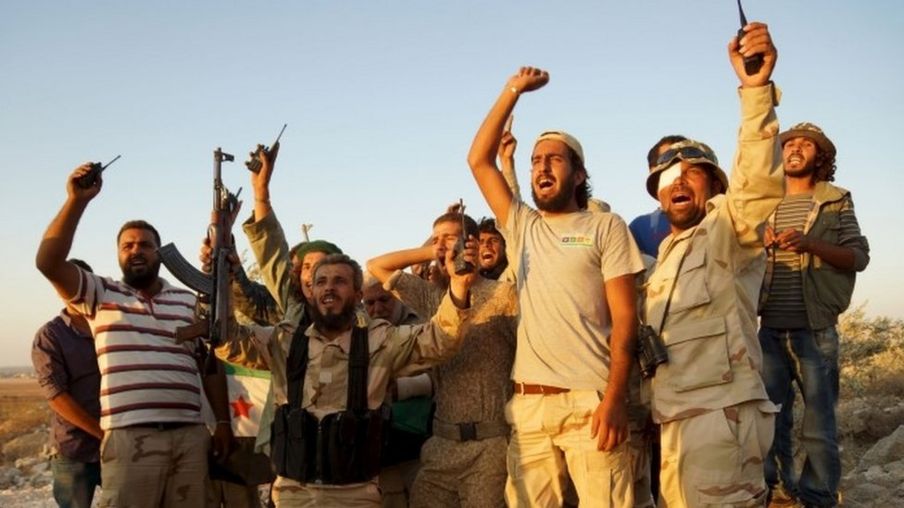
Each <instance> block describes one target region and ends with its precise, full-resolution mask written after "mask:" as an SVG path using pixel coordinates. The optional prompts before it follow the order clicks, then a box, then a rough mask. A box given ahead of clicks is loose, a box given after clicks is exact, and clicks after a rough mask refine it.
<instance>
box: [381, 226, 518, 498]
mask: <svg viewBox="0 0 904 508" xmlns="http://www.w3.org/2000/svg"><path fill="white" fill-rule="evenodd" d="M462 223H464V225H465V229H466V231H464V232H463V231H462ZM463 233H464V234H465V235H466V236H467V237H469V238H472V239H473V238H474V237H476V236H477V234H478V230H477V223H475V222H474V219H472V218H471V217H469V216H467V215H463V214H462V212H461V210H459V209H456V210H455V211H450V212H447V213H444V214H443V215H440V216H439V217H438V218H437V219H436V220H435V221H434V223H433V242H432V244H431V245H429V246H425V247H418V248H414V249H406V250H401V251H395V252H390V253H387V254H384V255H382V256H378V257H376V258H374V259H371V260H370V261H368V263H367V268H368V270H369V271H370V273H371V274H373V275H374V276H375V277H376V278H377V279H379V280H381V281H383V282H384V286H385V287H386V288H388V289H391V290H392V291H393V292H394V293H395V294H397V295H398V297H399V299H401V300H402V302H404V303H405V304H406V305H408V306H410V307H411V308H412V309H414V311H415V312H417V313H418V314H421V315H430V314H433V313H434V312H436V309H437V308H438V307H439V305H440V302H441V300H442V298H443V295H444V294H445V293H446V292H447V291H448V290H447V287H448V284H449V277H450V276H451V275H452V274H453V270H449V269H447V267H445V266H443V268H444V269H443V270H442V271H441V274H440V278H439V282H438V283H433V282H428V281H425V280H423V279H421V278H419V277H417V276H415V275H413V274H410V273H406V272H404V271H403V270H404V269H405V268H407V267H409V266H413V265H416V264H418V263H422V262H425V261H428V260H430V259H437V260H442V259H444V258H445V257H446V256H447V255H449V254H450V253H454V250H455V243H456V241H457V240H458V239H459V238H460V237H461V236H462V234H463ZM474 269H475V270H476V269H477V267H476V266H475V267H474ZM471 294H472V299H471V302H472V314H471V323H472V326H471V327H470V328H469V329H468V332H467V334H466V335H465V337H464V339H463V343H462V346H461V350H460V351H459V352H458V353H457V354H456V355H455V356H454V357H452V359H451V360H449V361H448V362H446V363H444V364H442V365H440V366H438V367H437V368H436V369H434V387H435V389H434V400H435V402H436V413H435V416H434V419H433V436H432V437H431V438H430V439H428V440H427V442H426V443H425V444H424V446H423V448H422V449H421V469H420V471H419V472H418V475H417V477H416V478H415V481H414V485H413V486H412V489H411V506H412V507H414V508H418V507H427V506H431V507H434V506H442V507H458V506H502V505H503V504H504V502H505V500H504V497H503V492H504V490H505V479H506V468H505V449H506V438H507V436H508V434H509V426H508V424H506V422H505V415H504V409H505V401H506V400H507V399H508V398H509V396H510V395H511V382H510V380H509V373H510V372H511V368H512V362H513V360H514V354H515V351H514V349H515V326H516V321H517V299H516V296H515V292H514V285H512V284H511V283H509V282H500V281H495V280H491V279H488V278H485V277H483V276H478V277H477V279H476V281H475V283H474V286H473V287H472V288H471Z"/></svg>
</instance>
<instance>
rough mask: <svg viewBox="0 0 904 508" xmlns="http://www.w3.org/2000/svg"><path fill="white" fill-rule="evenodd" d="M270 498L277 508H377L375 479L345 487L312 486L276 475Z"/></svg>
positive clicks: (377, 488) (377, 498) (378, 501)
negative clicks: (327, 507) (335, 507)
mask: <svg viewBox="0 0 904 508" xmlns="http://www.w3.org/2000/svg"><path fill="white" fill-rule="evenodd" d="M271 496H272V498H273V502H274V503H275V504H276V506H277V508H281V507H287V508H314V507H321V506H341V507H342V508H380V503H381V499H380V489H379V487H377V479H376V478H374V479H373V480H372V481H369V482H365V483H353V484H349V485H313V484H304V483H300V482H297V481H295V480H293V479H291V478H286V477H283V476H277V477H276V481H275V482H273V490H272V494H271Z"/></svg>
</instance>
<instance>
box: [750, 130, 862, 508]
mask: <svg viewBox="0 0 904 508" xmlns="http://www.w3.org/2000/svg"><path fill="white" fill-rule="evenodd" d="M779 137H780V140H781V143H782V156H783V159H784V169H785V197H784V199H782V201H781V203H779V205H778V208H776V210H775V212H774V213H773V214H772V215H771V216H770V218H769V223H768V226H767V228H766V233H765V243H766V247H767V248H768V249H769V251H768V254H769V256H768V265H767V268H766V277H765V279H764V281H763V290H762V294H761V307H760V314H761V316H762V319H761V322H760V326H761V328H760V332H759V339H760V345H761V346H762V348H763V378H764V381H765V382H766V390H767V391H768V392H769V397H770V399H772V402H774V403H776V404H782V409H781V413H780V415H779V418H778V419H777V420H776V426H775V440H774V442H773V446H772V449H770V451H769V456H768V457H767V459H766V463H765V470H766V483H767V484H768V485H769V487H770V488H771V489H772V490H773V494H774V495H773V499H775V500H778V499H784V500H786V501H787V500H789V498H790V499H793V498H795V497H799V498H800V500H801V501H803V502H804V503H806V504H807V505H808V506H834V505H835V504H836V503H837V496H838V482H839V479H840V477H841V462H840V459H839V456H838V437H837V434H836V432H837V428H836V424H835V404H836V403H837V402H838V332H837V331H836V329H835V325H836V323H837V322H838V315H839V314H841V313H842V312H844V311H845V309H847V307H848V305H849V304H850V301H851V293H852V292H853V290H854V281H855V276H856V272H859V271H862V270H864V269H865V268H866V265H867V264H868V263H869V244H868V243H867V241H866V238H865V237H864V236H863V235H862V234H861V233H860V226H859V225H858V223H857V217H856V215H855V214H854V203H853V200H852V199H851V193H850V192H849V191H847V190H845V189H842V188H841V187H836V186H835V185H832V184H831V183H829V182H832V181H834V180H835V153H836V152H835V145H834V144H833V143H832V141H831V140H830V139H829V138H828V137H827V136H826V135H825V134H824V133H823V131H822V129H820V128H819V127H817V126H816V125H813V124H812V123H800V124H797V125H795V126H793V127H791V128H790V129H789V130H787V131H785V132H783V133H781V135H780V136H779ZM795 379H796V380H797V382H798V384H799V386H800V389H801V392H802V394H803V399H804V420H803V426H804V430H803V432H802V434H801V436H802V437H801V445H802V446H803V448H804V450H805V451H806V461H805V463H804V467H803V471H802V473H801V475H800V481H799V482H797V481H796V475H795V471H794V469H793V468H794V463H793V461H782V460H780V461H779V463H778V464H776V458H777V457H776V456H777V455H779V456H781V455H789V456H790V450H791V426H792V425H793V418H792V416H791V405H792V404H793V401H794V392H793V387H792V385H791V383H792V380H795ZM777 466H779V467H777ZM779 471H780V473H781V483H782V485H781V487H780V488H778V484H779V478H778V476H779Z"/></svg>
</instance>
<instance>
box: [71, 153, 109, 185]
mask: <svg viewBox="0 0 904 508" xmlns="http://www.w3.org/2000/svg"><path fill="white" fill-rule="evenodd" d="M119 157H120V156H119V155H117V156H116V157H114V158H113V160H111V161H110V162H108V163H106V164H104V165H101V163H100V162H92V163H91V169H90V170H89V171H88V172H87V173H85V174H84V175H82V176H80V177H78V178H77V179H76V180H75V183H76V184H78V186H79V187H81V188H83V189H90V188H91V187H92V186H94V184H95V183H97V177H98V176H100V174H101V173H103V172H104V170H105V169H107V168H108V167H110V164H113V163H114V162H116V161H117V160H119Z"/></svg>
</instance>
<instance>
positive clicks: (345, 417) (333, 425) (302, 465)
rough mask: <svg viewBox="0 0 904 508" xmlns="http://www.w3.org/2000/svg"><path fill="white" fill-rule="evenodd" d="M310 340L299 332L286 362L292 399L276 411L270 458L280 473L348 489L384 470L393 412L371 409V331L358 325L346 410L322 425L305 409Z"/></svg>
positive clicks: (352, 342)
mask: <svg viewBox="0 0 904 508" xmlns="http://www.w3.org/2000/svg"><path fill="white" fill-rule="evenodd" d="M308 341H309V338H308V336H307V335H305V333H304V328H302V327H298V329H296V331H295V335H294V336H293V337H292V344H291V346H290V348H289V357H288V360H287V362H286V363H287V365H286V378H287V379H286V380H287V382H288V392H289V393H288V399H289V400H288V403H287V404H283V405H281V406H280V407H279V408H277V410H276V414H275V416H274V420H273V424H272V428H271V432H272V434H271V435H272V452H271V459H272V460H273V465H274V466H275V468H276V472H277V474H279V475H280V476H284V477H286V478H292V479H293V480H297V481H299V482H301V483H314V484H330V485H344V484H348V483H361V482H366V481H369V480H371V479H373V478H374V477H375V476H377V473H378V472H379V471H380V452H381V449H382V445H383V436H384V428H388V420H389V411H388V408H387V407H386V406H385V405H384V406H381V407H380V408H379V409H375V410H370V409H368V408H367V369H368V365H369V362H370V353H369V347H368V341H367V328H365V327H359V326H355V327H354V329H353V331H352V340H351V350H350V352H349V358H348V392H347V400H346V404H345V407H346V409H345V410H344V411H339V412H336V413H330V414H328V415H326V416H324V417H323V418H322V419H320V420H318V419H317V417H316V416H314V415H312V414H311V413H309V412H308V411H306V410H304V409H302V407H301V403H302V395H303V393H304V378H305V374H306V372H307V367H308Z"/></svg>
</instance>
